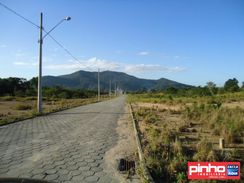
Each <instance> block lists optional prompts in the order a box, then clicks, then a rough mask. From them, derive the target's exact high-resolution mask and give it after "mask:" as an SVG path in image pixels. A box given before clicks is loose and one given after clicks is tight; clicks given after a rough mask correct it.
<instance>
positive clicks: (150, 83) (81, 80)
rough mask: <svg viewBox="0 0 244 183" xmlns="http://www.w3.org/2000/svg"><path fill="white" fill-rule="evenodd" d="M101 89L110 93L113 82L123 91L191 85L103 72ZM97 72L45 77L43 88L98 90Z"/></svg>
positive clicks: (113, 86)
mask: <svg viewBox="0 0 244 183" xmlns="http://www.w3.org/2000/svg"><path fill="white" fill-rule="evenodd" d="M99 76H100V87H101V91H108V90H109V85H110V81H111V88H112V90H114V88H118V89H122V90H123V91H142V90H145V91H148V90H153V89H155V90H161V89H167V88H169V87H174V88H189V87H192V86H190V85H186V84H182V83H178V82H176V81H172V80H169V79H165V78H161V79H157V80H153V79H141V78H137V77H134V76H131V75H128V74H126V73H123V72H115V71H103V72H100V74H99ZM97 78H98V73H97V72H88V71H82V70H80V71H77V72H74V73H72V74H67V75H61V76H44V77H43V80H42V84H43V86H48V87H54V86H62V87H65V88H70V89H88V90H96V89H97V83H98V81H97Z"/></svg>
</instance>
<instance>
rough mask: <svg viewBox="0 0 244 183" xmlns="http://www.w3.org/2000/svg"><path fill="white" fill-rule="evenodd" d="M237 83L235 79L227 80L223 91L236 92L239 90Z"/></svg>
mask: <svg viewBox="0 0 244 183" xmlns="http://www.w3.org/2000/svg"><path fill="white" fill-rule="evenodd" d="M238 83H239V81H238V80H237V79H236V78H233V79H228V80H227V81H226V82H225V85H224V89H225V90H226V91H230V92H237V91H239V90H240V87H239V86H238Z"/></svg>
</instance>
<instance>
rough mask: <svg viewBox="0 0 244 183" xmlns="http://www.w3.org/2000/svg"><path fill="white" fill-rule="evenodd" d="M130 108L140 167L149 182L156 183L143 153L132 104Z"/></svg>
mask: <svg viewBox="0 0 244 183" xmlns="http://www.w3.org/2000/svg"><path fill="white" fill-rule="evenodd" d="M129 106H130V113H131V118H132V123H133V127H134V133H135V138H136V144H137V149H138V155H139V160H140V166H141V168H142V172H143V176H144V178H145V179H146V180H147V181H148V182H150V183H154V180H153V178H152V176H151V174H150V172H149V170H148V168H147V167H146V164H145V159H144V156H143V152H142V145H141V140H140V137H139V132H138V125H137V121H136V120H135V117H134V112H133V109H132V106H131V104H129Z"/></svg>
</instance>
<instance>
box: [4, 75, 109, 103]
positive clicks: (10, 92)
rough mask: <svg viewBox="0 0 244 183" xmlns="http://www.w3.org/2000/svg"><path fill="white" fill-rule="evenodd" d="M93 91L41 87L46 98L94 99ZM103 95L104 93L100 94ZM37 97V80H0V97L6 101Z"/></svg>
mask: <svg viewBox="0 0 244 183" xmlns="http://www.w3.org/2000/svg"><path fill="white" fill-rule="evenodd" d="M96 94H97V91H95V90H93V91H92V90H80V89H75V90H72V89H68V88H63V87H60V86H54V87H52V88H49V87H43V96H44V97H48V98H50V97H51V98H65V99H71V98H90V97H95V96H96ZM102 94H104V93H102ZM36 95H37V78H32V79H31V80H29V81H27V80H26V79H24V78H6V79H1V78H0V96H5V99H6V100H8V99H9V100H11V97H14V96H17V97H28V96H36Z"/></svg>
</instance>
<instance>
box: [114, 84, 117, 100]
mask: <svg viewBox="0 0 244 183" xmlns="http://www.w3.org/2000/svg"><path fill="white" fill-rule="evenodd" d="M114 95H115V97H116V95H117V89H116V82H115V83H114Z"/></svg>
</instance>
